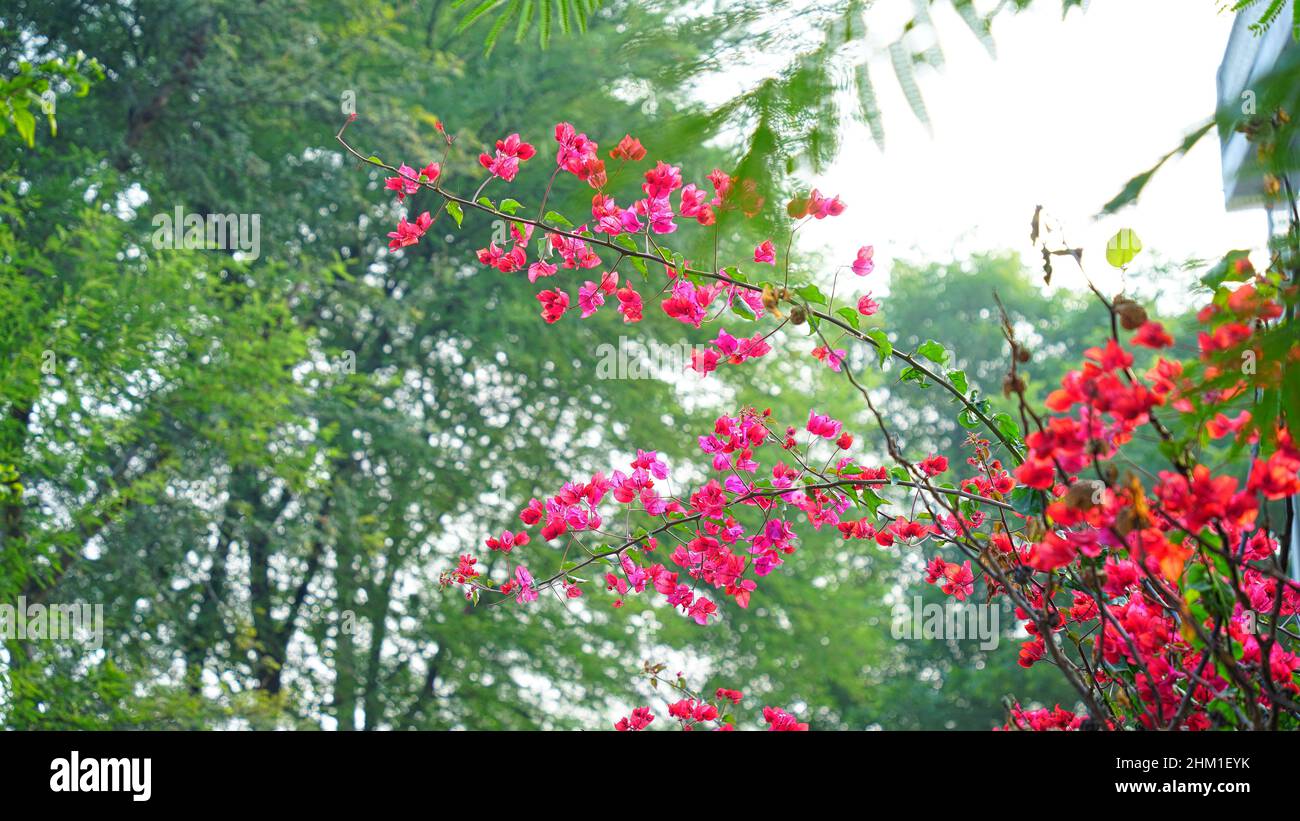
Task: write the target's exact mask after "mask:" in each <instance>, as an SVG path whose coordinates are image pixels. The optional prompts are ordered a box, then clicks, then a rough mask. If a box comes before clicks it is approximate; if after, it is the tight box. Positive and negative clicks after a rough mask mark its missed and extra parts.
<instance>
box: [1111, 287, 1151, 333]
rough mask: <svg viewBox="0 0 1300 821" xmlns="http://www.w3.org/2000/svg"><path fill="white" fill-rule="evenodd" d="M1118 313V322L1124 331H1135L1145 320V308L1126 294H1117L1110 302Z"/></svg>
mask: <svg viewBox="0 0 1300 821" xmlns="http://www.w3.org/2000/svg"><path fill="white" fill-rule="evenodd" d="M1111 304H1112V305H1114V307H1115V313H1116V314H1118V315H1119V324H1120V327H1122V328H1123V329H1124V330H1126V331H1136V330H1137V329H1138V328H1141V327H1142V326H1143V325H1145V324H1146V322H1147V312H1146V309H1145V308H1143V307H1142V306H1141V305H1139V304H1137V303H1136V302H1134V301H1133V300H1131V299H1129V298H1128V297H1126V296H1117V297H1115V301H1114V302H1113V303H1111Z"/></svg>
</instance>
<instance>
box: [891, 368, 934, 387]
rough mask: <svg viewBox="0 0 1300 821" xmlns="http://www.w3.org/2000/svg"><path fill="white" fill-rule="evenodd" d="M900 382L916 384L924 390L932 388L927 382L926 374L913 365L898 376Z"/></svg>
mask: <svg viewBox="0 0 1300 821" xmlns="http://www.w3.org/2000/svg"><path fill="white" fill-rule="evenodd" d="M898 381H900V382H915V383H916V384H918V385H920V386H921V387H923V388H928V387H930V383H929V382H927V381H926V378H925V374H924V373H922V372H921V371H920V370H919V369H917V368H914V367H912V366H911V365H908V366H907V367H906V368H903V370H902V371H901V372H900V373H899V374H898Z"/></svg>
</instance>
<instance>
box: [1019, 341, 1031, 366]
mask: <svg viewBox="0 0 1300 821" xmlns="http://www.w3.org/2000/svg"><path fill="white" fill-rule="evenodd" d="M1016 361H1017V362H1021V363H1024V362H1028V361H1029V349H1028V348H1026V347H1025V346H1024V345H1016Z"/></svg>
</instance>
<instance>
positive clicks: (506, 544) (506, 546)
mask: <svg viewBox="0 0 1300 821" xmlns="http://www.w3.org/2000/svg"><path fill="white" fill-rule="evenodd" d="M526 544H528V534H527V533H525V532H523V531H520V532H519V533H511V532H510V531H509V530H503V531H501V536H500V537H499V538H497V537H493V538H491V539H488V540H487V546H488V549H489V550H500V551H501V552H502V553H509V552H510V551H511V550H513V549H514V548H516V547H522V546H524V545H526Z"/></svg>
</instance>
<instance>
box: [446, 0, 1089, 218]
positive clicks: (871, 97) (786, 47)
mask: <svg viewBox="0 0 1300 821" xmlns="http://www.w3.org/2000/svg"><path fill="white" fill-rule="evenodd" d="M1032 2H1034V0H1001V2H999V3H997V4H996V5H995V6H993V8H992V9H991V10H988V11H986V12H981V11H980V10H979V9H977V2H976V0H906V2H903V3H896V4H894V5H893V7H892V8H886V6H887V5H888V4H884V3H880V4H879V6H880V8H877V3H876V2H875V0H831V2H818V1H817V0H721V1H720V2H719V3H718V4H717V5H716V6H714V7H711V8H709V9H708V10H707V11H704V10H702V9H700V8H699V7H698V6H697V5H695V4H692V3H689V2H683V0H610V2H607V3H603V4H602V3H600V2H595V1H593V0H455V2H454V3H453V9H456V10H459V11H463V16H462V17H461V18H460V19H459V23H458V29H457V30H458V31H465V30H467V29H469V28H470V27H472V26H475V25H476V24H479V23H485V21H489V20H490V21H492V22H491V25H490V27H489V29H488V34H487V38H486V42H485V45H486V47H487V49H488V50H489V51H490V50H491V49H492V48H494V47H495V46H496V45H497V44H498V43H499V42H500V36H501V35H502V33H503V32H504V31H505V30H506V28H507V27H508V26H509V25H510V24H511V22H512V21H513V22H514V27H515V32H514V36H515V40H516V41H517V42H520V41H522V40H523V39H525V38H526V37H527V36H528V34H529V32H530V31H531V30H532V29H533V28H536V29H537V30H538V35H539V42H540V43H541V44H542V45H543V46H545V45H546V44H547V43H548V42H549V40H550V37H551V27H552V25H554V24H556V23H558V24H559V25H560V28H561V31H563V32H566V33H567V32H569V31H570V30H572V29H574V28H576V29H577V31H579V32H585V31H586V27H587V26H588V24H591V25H617V24H618V23H619V22H620V21H621V20H625V19H627V18H628V16H629V15H636V14H640V13H644V12H645V11H648V10H650V9H653V10H654V11H656V12H657V13H659V14H661V15H662V16H663V17H664V19H665V20H669V21H671V23H670V24H669V25H670V27H671V28H676V29H679V30H680V31H681V33H682V36H683V37H687V38H689V39H696V38H700V37H704V38H706V39H707V40H709V41H711V42H712V43H713V44H714V45H713V48H712V50H711V51H710V53H708V54H707V55H706V56H704V57H699V56H695V55H692V56H691V57H690V58H684V59H682V60H673V59H671V55H667V59H665V60H664V67H663V69H662V70H661V71H662V76H657V77H655V78H651V79H652V81H653V83H654V84H656V85H658V86H660V87H671V86H673V85H677V86H678V87H679V88H681V89H682V94H683V96H684V97H690V96H693V93H694V91H695V90H696V89H697V88H698V87H700V86H712V87H717V86H726V85H730V86H738V88H737V90H736V93H735V94H733V95H732V96H731V97H729V98H727V99H725V100H723V101H722V102H721V103H717V104H715V105H713V106H712V107H711V108H707V109H703V110H701V109H700V108H699V105H698V102H696V103H695V104H693V105H692V104H690V103H686V101H684V100H683V101H681V102H683V103H685V104H683V105H679V106H675V108H676V109H677V110H678V111H679V112H680V111H682V110H687V111H688V112H689V113H686V114H681V115H679V116H678V118H677V120H676V122H674V123H673V125H674V126H675V127H673V128H670V129H665V130H664V132H663V133H660V134H658V135H656V140H657V143H656V150H658V151H659V152H661V153H664V154H666V155H671V153H672V151H671V148H672V143H673V141H674V140H681V141H682V142H683V143H686V142H694V143H699V142H701V141H708V140H710V139H713V138H716V137H719V136H721V137H723V140H724V142H726V143H729V144H733V145H739V146H740V157H739V160H738V164H737V166H736V168H735V173H736V174H738V175H739V176H741V177H743V178H744V179H746V180H750V181H752V182H753V183H755V184H756V185H758V186H759V188H760V191H762V192H763V193H764V194H765V195H767V194H769V193H771V192H775V191H777V190H780V189H781V188H782V182H783V179H784V178H786V177H788V176H790V175H792V174H795V173H799V172H812V173H817V172H819V171H821V170H823V169H824V168H825V166H826V165H827V164H828V163H829V162H830V160H831V159H832V158H833V157H834V156H835V155H836V153H837V151H838V149H839V142H840V139H841V137H842V136H843V134H844V128H843V126H844V125H845V124H846V123H848V122H854V121H856V122H859V123H862V124H865V125H866V127H867V128H868V129H869V131H870V134H871V137H872V139H873V141H874V142H875V143H876V144H877V145H879V146H880V147H882V148H883V146H884V142H885V128H884V122H885V112H883V111H882V110H881V105H880V99H881V97H880V94H879V93H878V90H879V87H878V83H880V82H881V77H880V76H879V75H881V74H882V73H883V72H882V69H883V70H884V72H888V73H890V74H892V75H893V79H894V81H895V82H896V83H897V85H898V88H899V89H900V90H901V91H902V94H903V97H904V99H905V100H906V102H907V105H908V107H909V109H910V110H911V112H912V115H913V116H915V117H916V118H917V119H918V120H919V121H920V122H921V123H922V124H923V125H925V126H927V127H928V126H929V124H930V118H929V112H928V110H927V108H926V105H925V100H924V97H923V95H922V91H921V87H922V81H923V73H924V72H925V71H927V70H930V69H938V68H941V67H943V65H944V52H943V48H942V44H941V43H940V42H939V38H938V34H937V32H936V28H935V25H934V23H933V21H932V19H931V12H932V11H936V12H937V11H938V7H943V11H944V13H951V12H954V11H955V12H956V14H957V16H958V17H960V19H961V20H962V21H964V22H965V24H966V26H967V27H968V28H969V29H970V30H971V32H972V34H973V35H974V36H975V37H976V38H978V39H979V41H980V43H981V44H982V45H983V46H984V48H985V49H986V50H987V51H988V52H989V53H990V54H991V55H995V56H996V46H995V44H994V40H993V33H992V31H993V22H994V20H995V19H996V18H997V17H998V16H999V15H1002V14H1011V13H1015V12H1019V11H1022V10H1024V9H1025V8H1027V7H1028V6H1030V5H1031V3H1032ZM1038 2H1039V3H1043V2H1052V3H1054V2H1058V0H1038ZM1059 2H1060V3H1061V8H1062V13H1063V14H1065V13H1068V12H1069V10H1070V9H1071V8H1073V7H1076V6H1078V7H1081V8H1082V7H1083V6H1084V4H1085V0H1059ZM908 3H910V8H909V7H908ZM898 5H902V6H903V9H904V10H905V11H904V14H902V15H899V16H895V17H894V19H893V21H892V22H888V23H886V22H885V21H884V20H885V13H886V12H892V11H897V10H898ZM979 5H981V6H987V4H979ZM598 12H599V14H598ZM667 34H668V36H669V39H671V32H667ZM768 203H769V206H776V205H777V202H776V200H775V197H773V196H768Z"/></svg>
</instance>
